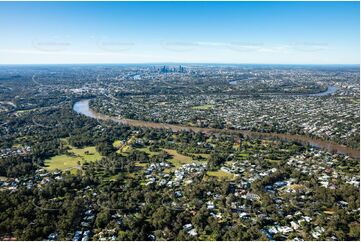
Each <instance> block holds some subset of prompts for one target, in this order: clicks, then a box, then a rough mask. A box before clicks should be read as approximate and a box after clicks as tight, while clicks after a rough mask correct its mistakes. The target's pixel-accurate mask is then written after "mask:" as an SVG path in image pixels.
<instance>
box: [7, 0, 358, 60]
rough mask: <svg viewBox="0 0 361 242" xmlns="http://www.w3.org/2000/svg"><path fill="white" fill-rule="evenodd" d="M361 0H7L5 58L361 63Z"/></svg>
mask: <svg viewBox="0 0 361 242" xmlns="http://www.w3.org/2000/svg"><path fill="white" fill-rule="evenodd" d="M359 21H360V6H359V2H172V3H170V2H0V36H1V38H0V64H34V63H37V64H48V63H49V64H56V63H150V62H183V63H261V64H262V63H264V64H359V62H360V61H359V58H360V56H359V53H360V47H359V45H360V22H359Z"/></svg>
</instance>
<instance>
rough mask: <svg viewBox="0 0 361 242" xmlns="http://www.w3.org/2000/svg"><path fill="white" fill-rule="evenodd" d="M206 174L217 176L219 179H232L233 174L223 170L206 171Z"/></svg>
mask: <svg viewBox="0 0 361 242" xmlns="http://www.w3.org/2000/svg"><path fill="white" fill-rule="evenodd" d="M207 175H208V176H213V177H217V178H219V179H222V178H225V179H226V180H233V179H234V175H233V174H231V173H228V172H225V171H221V170H218V171H208V172H207Z"/></svg>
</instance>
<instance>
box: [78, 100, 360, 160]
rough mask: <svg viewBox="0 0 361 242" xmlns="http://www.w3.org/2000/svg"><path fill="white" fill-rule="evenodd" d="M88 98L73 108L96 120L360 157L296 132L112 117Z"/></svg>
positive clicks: (345, 149)
mask: <svg viewBox="0 0 361 242" xmlns="http://www.w3.org/2000/svg"><path fill="white" fill-rule="evenodd" d="M89 101H90V99H84V100H80V101H78V102H76V103H75V104H74V106H73V110H74V111H75V112H77V113H80V114H83V115H85V116H88V117H91V118H95V119H98V120H112V121H114V122H117V123H121V124H125V125H129V126H135V127H148V128H156V129H171V130H172V131H181V130H189V131H194V132H203V133H231V134H243V135H246V136H250V137H255V138H256V137H257V138H277V139H282V140H287V141H296V142H299V143H302V144H304V145H306V144H308V145H311V146H314V147H318V148H321V149H325V150H328V151H330V152H333V151H335V152H337V153H341V154H347V155H349V156H351V157H353V158H358V159H359V158H360V150H359V149H354V148H350V147H347V146H344V145H340V144H337V143H335V142H331V141H325V140H321V139H318V138H311V137H308V136H305V135H297V134H279V133H262V132H254V131H247V130H233V129H214V128H199V127H191V126H183V125H174V124H166V123H155V122H148V121H142V120H134V119H126V118H122V117H112V116H108V115H105V114H101V113H98V112H96V111H94V110H92V109H90V107H89Z"/></svg>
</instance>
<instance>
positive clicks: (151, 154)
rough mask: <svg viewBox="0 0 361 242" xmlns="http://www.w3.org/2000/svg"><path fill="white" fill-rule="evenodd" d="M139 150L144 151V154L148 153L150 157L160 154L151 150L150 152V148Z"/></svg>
mask: <svg viewBox="0 0 361 242" xmlns="http://www.w3.org/2000/svg"><path fill="white" fill-rule="evenodd" d="M137 150H139V151H143V152H145V153H147V154H148V155H149V156H154V155H157V154H159V152H155V151H150V150H149V147H144V148H138V149H137Z"/></svg>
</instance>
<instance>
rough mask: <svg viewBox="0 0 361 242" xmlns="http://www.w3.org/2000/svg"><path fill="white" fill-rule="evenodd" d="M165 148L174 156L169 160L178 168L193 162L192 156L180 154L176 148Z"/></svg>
mask: <svg viewBox="0 0 361 242" xmlns="http://www.w3.org/2000/svg"><path fill="white" fill-rule="evenodd" d="M164 150H165V151H166V152H167V153H168V154H170V155H171V156H172V158H170V159H169V162H171V163H172V164H173V165H174V166H175V167H176V168H178V167H180V166H182V165H184V164H188V163H190V162H192V157H189V156H185V155H181V154H178V152H177V151H176V150H171V149H164Z"/></svg>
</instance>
